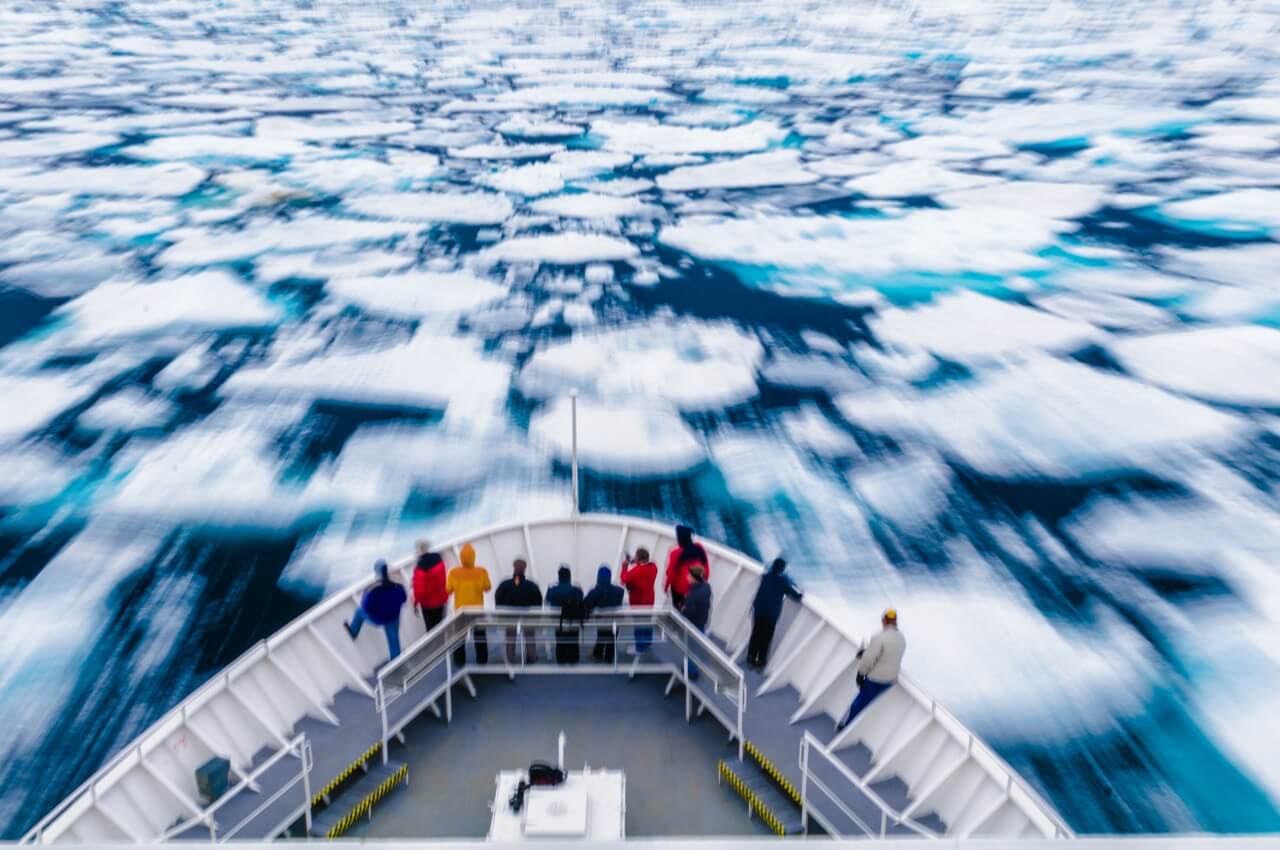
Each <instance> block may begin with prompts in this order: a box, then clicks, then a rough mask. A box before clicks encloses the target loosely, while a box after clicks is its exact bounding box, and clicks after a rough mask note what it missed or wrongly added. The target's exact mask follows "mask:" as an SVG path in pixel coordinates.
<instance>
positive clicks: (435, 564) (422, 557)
mask: <svg viewBox="0 0 1280 850" xmlns="http://www.w3.org/2000/svg"><path fill="white" fill-rule="evenodd" d="M448 572H449V570H448V568H446V567H445V565H444V558H441V557H440V555H439V554H437V553H435V552H432V551H431V547H429V546H428V545H427V541H425V540H420V541H418V562H417V564H416V565H415V566H414V568H413V607H415V608H417V609H419V610H420V611H422V622H424V623H426V626H427V631H428V632H429V631H431V630H432V629H434V628H435V627H436V626H438V625H440V623H441V621H443V620H444V609H445V606H446V605H448V604H449V590H448V588H447V587H446V577H447V575H448Z"/></svg>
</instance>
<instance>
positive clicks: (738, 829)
mask: <svg viewBox="0 0 1280 850" xmlns="http://www.w3.org/2000/svg"><path fill="white" fill-rule="evenodd" d="M584 665H585V662H584ZM474 681H475V685H476V690H477V699H475V700H472V699H471V698H470V696H469V695H468V694H467V692H466V691H465V689H462V688H455V691H454V703H453V722H452V723H451V724H448V725H446V724H445V722H444V721H443V720H439V719H437V718H436V717H435V716H434V715H432V714H430V713H426V714H423V715H421V716H420V717H418V719H417V720H415V721H414V722H413V723H411V724H410V725H409V726H408V727H406V728H405V730H404V734H405V744H404V745H403V746H401V745H399V744H393V745H392V748H391V754H392V757H393V758H396V759H399V760H402V761H407V762H408V763H409V776H410V783H409V785H408V787H406V788H401V789H399V790H397V791H396V792H395V793H393V794H391V795H389V796H388V797H387V798H386V799H384V800H383V801H382V802H380V803H379V804H378V805H377V807H375V809H374V811H373V817H372V819H371V820H368V821H364V822H362V823H361V824H360V825H358V826H356V827H353V828H352V829H351V830H350V831H348V832H347V833H346V836H347V837H352V838H415V837H428V838H445V837H449V838H483V837H484V836H485V835H486V834H487V832H488V829H489V821H490V809H489V807H490V805H491V804H492V803H493V799H494V779H495V777H496V776H497V774H498V771H500V770H512V769H519V768H523V767H527V766H528V765H529V763H530V762H532V761H549V762H554V761H555V758H556V737H557V735H558V734H559V732H560V731H561V730H562V729H563V730H564V732H565V735H566V738H567V745H566V749H565V763H566V765H567V766H568V767H569V769H576V768H581V767H582V766H583V765H584V764H589V765H590V766H592V767H605V768H613V769H618V770H623V771H625V772H626V774H627V801H626V804H627V817H626V829H627V835H628V836H631V837H654V836H690V835H744V836H745V835H755V836H763V835H768V834H770V833H769V831H768V830H767V829H766V828H765V827H764V826H763V824H761V823H760V821H759V820H758V819H750V820H749V819H748V818H747V811H746V807H745V804H744V803H743V801H742V800H741V799H740V798H739V797H738V796H737V795H735V794H734V793H733V792H732V791H730V790H729V789H728V788H727V787H722V786H720V785H719V783H718V781H717V776H716V762H717V760H719V759H722V758H736V757H737V746H736V745H735V744H732V743H730V742H729V739H728V734H727V733H726V732H725V730H724V728H723V727H722V726H721V725H720V724H719V723H717V722H716V721H715V720H713V719H712V718H711V717H710V716H703V717H700V718H699V717H695V718H694V720H693V722H691V723H686V722H685V718H684V695H683V692H682V691H680V690H678V689H677V690H673V691H672V693H671V695H670V696H669V697H664V696H663V691H664V688H665V686H666V683H667V677H665V676H659V675H652V674H649V675H638V676H636V678H635V679H628V678H627V677H626V676H625V675H583V674H565V675H554V674H553V675H530V676H521V677H517V678H516V679H515V680H514V681H509V680H508V679H507V678H506V677H505V676H488V675H484V676H476V677H474Z"/></svg>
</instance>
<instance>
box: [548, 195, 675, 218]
mask: <svg viewBox="0 0 1280 850" xmlns="http://www.w3.org/2000/svg"><path fill="white" fill-rule="evenodd" d="M529 209H530V210H532V211H533V212H535V213H545V214H547V215H557V216H561V217H563V218H605V219H610V218H627V217H632V216H653V215H655V214H657V212H658V210H657V208H656V207H654V206H652V205H651V204H646V203H643V202H641V201H639V200H636V199H635V198H630V197H619V196H617V195H602V194H598V193H595V192H573V193H567V194H563V195H556V196H555V197H553V198H542V199H540V200H537V201H534V202H533V203H532V204H530V205H529Z"/></svg>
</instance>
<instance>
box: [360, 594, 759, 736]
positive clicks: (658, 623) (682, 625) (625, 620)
mask: <svg viewBox="0 0 1280 850" xmlns="http://www.w3.org/2000/svg"><path fill="white" fill-rule="evenodd" d="M467 620H470V622H469V623H467V625H466V628H465V629H459V628H458V624H459V623H460V622H463V621H467ZM559 623H560V613H559V611H558V610H556V609H554V608H534V609H530V608H489V609H484V608H463V609H460V610H455V611H454V612H453V613H452V614H451V615H450V616H449V617H447V618H446V619H445V620H443V621H442V622H441V623H440V624H439V625H437V626H436V627H435V628H433V629H432V630H431V631H430V632H428V633H427V634H425V635H423V636H422V637H421V638H419V639H418V640H416V641H415V642H414V643H413V644H411V645H410V646H409V648H408V649H407V650H405V651H403V652H402V653H401V654H400V656H398V657H397V658H395V659H394V660H392V661H390V662H389V663H387V664H385V665H383V666H382V667H381V668H379V670H378V672H377V683H376V685H375V689H374V694H375V696H374V703H375V708H376V710H377V712H378V713H379V714H380V715H381V718H382V734H383V743H384V747H383V753H384V755H385V753H386V747H385V744H386V742H387V740H388V738H389V737H390V725H389V723H388V717H387V709H388V708H389V707H390V705H391V704H392V703H394V702H395V701H396V700H397V699H399V698H400V697H401V696H403V695H404V694H406V693H407V692H408V691H409V689H410V688H412V687H413V686H414V685H416V684H417V683H418V682H421V681H422V680H423V679H424V678H426V677H427V675H429V674H430V673H431V672H432V671H434V670H436V669H438V668H439V666H440V665H441V664H442V663H443V664H445V665H446V670H447V671H448V672H447V673H446V679H447V682H446V685H445V687H446V689H447V688H448V687H449V686H451V685H452V683H453V681H454V680H455V679H456V678H460V677H462V676H465V675H466V673H467V672H468V670H469V667H468V666H463V667H462V668H461V669H459V670H456V671H455V670H453V669H452V666H451V665H452V658H453V650H454V649H456V648H457V647H458V646H459V645H461V644H463V643H464V642H465V641H467V640H468V638H469V637H470V635H471V632H472V631H473V630H474V629H476V628H515V629H516V630H517V632H520V631H521V630H522V629H523V628H525V627H526V626H529V625H533V626H535V627H538V626H541V627H547V628H549V627H554V626H557V625H559ZM582 625H583V626H584V627H590V626H591V625H594V626H596V627H603V628H608V627H610V626H612V627H613V629H614V633H615V640H616V634H617V628H618V626H619V625H629V626H633V627H634V626H655V627H657V628H658V629H659V630H660V631H661V632H662V634H664V635H667V636H670V634H671V633H670V632H669V631H668V626H671V625H674V626H675V627H676V630H677V632H678V634H679V635H680V638H681V640H671V641H669V642H670V643H671V645H672V646H675V647H676V648H677V649H679V650H680V653H681V655H682V656H683V657H684V659H685V663H684V667H683V670H682V671H679V670H678V671H676V672H677V673H682V674H683V680H684V682H685V686H686V689H690V688H692V685H691V683H690V681H689V675H688V663H689V659H690V658H691V657H693V651H692V647H693V646H697V647H698V648H699V649H700V650H702V651H704V652H705V653H706V655H707V656H708V660H714V661H715V662H716V664H717V665H718V666H719V667H722V668H724V669H725V670H727V671H728V672H729V673H730V674H731V675H732V677H733V678H734V679H735V680H736V682H735V683H734V684H736V687H735V688H734V689H733V693H729V692H728V691H727V690H726V692H725V696H726V698H727V699H728V700H729V701H730V703H732V704H733V705H734V707H735V708H736V709H737V717H736V719H735V720H736V722H734V721H729V720H726V721H725V722H726V723H733V725H734V726H736V728H735V729H734V730H733V732H734V735H735V737H736V738H737V739H738V757H739V758H740V759H741V758H742V757H743V754H744V747H745V741H744V735H745V731H744V727H745V717H746V701H747V686H746V674H745V673H744V672H743V671H742V669H741V668H740V667H738V665H737V664H735V663H734V661H733V659H732V658H730V657H729V656H728V655H727V654H726V653H725V652H724V651H723V650H721V649H720V647H718V646H716V644H715V643H714V642H713V641H712V640H711V639H710V638H709V637H707V636H706V635H705V634H703V633H702V632H701V631H700V630H698V629H697V628H696V627H695V626H694V625H693V624H692V623H690V622H689V621H688V620H687V619H686V618H685V617H684V616H682V615H681V614H680V613H679V612H678V611H675V610H674V609H671V608H666V607H658V608H653V607H642V608H616V609H611V610H609V611H608V612H605V613H597V614H595V615H593V616H591V617H588V618H587V619H586V620H584V621H582ZM450 630H453V631H452V633H451V631H450ZM442 636H443V638H442ZM517 639H518V640H520V647H521V652H522V658H523V651H524V642H523V636H522V635H521V636H519V637H518V638H517ZM684 639H687V644H684ZM433 644H438V645H433ZM427 647H430V651H429V653H428V654H426V656H425V657H426V661H425V662H424V663H423V664H422V665H421V666H419V667H416V668H415V669H413V670H412V671H411V672H410V673H409V674H408V675H406V676H404V677H403V678H402V679H400V681H399V682H398V683H397V684H395V685H391V684H389V683H388V679H389V678H390V677H391V675H392V674H394V673H397V672H400V671H402V670H403V668H404V667H406V666H407V665H409V663H410V661H412V660H413V659H414V658H415V657H417V656H418V655H419V654H420V651H421V650H423V649H425V648H427ZM614 658H615V661H614V664H613V665H610V666H607V667H606V666H603V665H600V666H597V665H586V666H584V667H583V668H582V669H585V670H588V671H591V672H596V673H601V674H606V673H617V672H622V670H621V669H620V668H619V666H618V664H617V660H616V659H617V654H616V652H615V656H614ZM695 661H696V663H698V664H700V665H701V666H702V667H704V668H708V669H709V667H708V665H707V663H706V661H704V660H702V659H701V657H698V658H696V659H695ZM522 666H523V665H522ZM715 682H716V692H717V693H720V686H721V683H720V682H719V680H718V679H715ZM703 702H704V703H705V702H706V699H705V698H704V699H703Z"/></svg>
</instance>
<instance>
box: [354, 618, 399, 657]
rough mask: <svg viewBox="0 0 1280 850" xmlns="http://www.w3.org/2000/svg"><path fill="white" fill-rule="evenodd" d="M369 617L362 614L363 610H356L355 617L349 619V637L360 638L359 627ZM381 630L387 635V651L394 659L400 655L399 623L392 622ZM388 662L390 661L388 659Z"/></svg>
mask: <svg viewBox="0 0 1280 850" xmlns="http://www.w3.org/2000/svg"><path fill="white" fill-rule="evenodd" d="M368 619H369V617H368V615H367V614H365V613H364V609H363V608H357V609H356V615H355V616H354V617H352V618H351V637H353V638H356V637H359V636H360V627H361V626H363V625H364V623H365V620H368ZM382 630H383V631H384V632H386V634H387V650H388V651H389V652H390V653H391V658H395V657H396V656H397V655H399V654H400V621H399V620H392V621H391V622H390V623H387V624H386V625H385V626H382ZM388 660H390V659H388Z"/></svg>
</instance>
